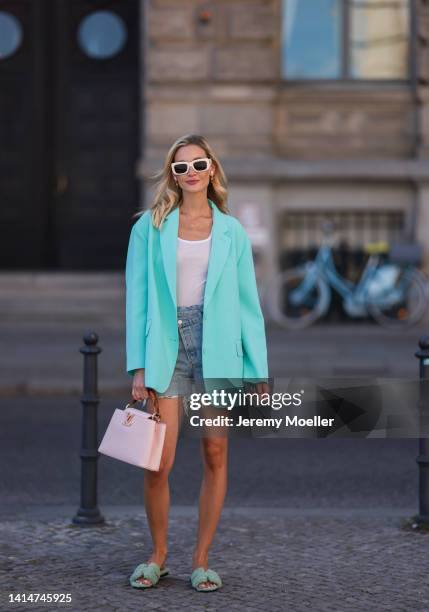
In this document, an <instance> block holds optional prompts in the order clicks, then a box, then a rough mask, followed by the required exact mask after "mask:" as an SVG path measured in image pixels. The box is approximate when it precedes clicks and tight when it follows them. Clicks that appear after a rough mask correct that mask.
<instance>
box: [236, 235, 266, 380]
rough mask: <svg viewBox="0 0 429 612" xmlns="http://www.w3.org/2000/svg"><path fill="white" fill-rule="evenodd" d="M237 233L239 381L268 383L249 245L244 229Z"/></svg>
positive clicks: (263, 335)
mask: <svg viewBox="0 0 429 612" xmlns="http://www.w3.org/2000/svg"><path fill="white" fill-rule="evenodd" d="M240 233H241V243H242V244H241V251H240V254H239V256H238V260H237V269H238V287H239V297H240V314H241V338H242V344H243V360H244V362H243V367H244V370H243V379H244V380H248V381H249V382H262V381H265V382H268V380H267V377H268V362H267V343H266V337H265V322H264V316H263V314H262V310H261V305H260V302H259V295H258V288H257V283H256V276H255V267H254V263H253V255H252V244H251V242H250V239H249V237H248V235H247V234H246V232H245V230H244V228H241V232H240Z"/></svg>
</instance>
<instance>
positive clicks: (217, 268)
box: [160, 199, 231, 308]
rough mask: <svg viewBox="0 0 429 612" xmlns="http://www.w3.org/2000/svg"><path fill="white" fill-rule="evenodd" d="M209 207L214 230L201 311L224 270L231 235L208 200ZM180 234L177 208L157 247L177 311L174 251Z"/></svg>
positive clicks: (223, 215) (223, 220)
mask: <svg viewBox="0 0 429 612" xmlns="http://www.w3.org/2000/svg"><path fill="white" fill-rule="evenodd" d="M209 204H210V206H211V208H212V210H213V228H212V239H211V247H210V255H209V264H208V270H207V280H206V286H205V290H204V308H206V307H207V304H208V302H209V301H210V299H211V297H212V296H213V292H214V290H215V288H216V285H217V283H218V280H219V278H220V275H221V273H222V270H223V267H224V265H225V262H226V259H227V257H228V253H229V247H230V244H231V236H230V231H229V227H228V223H227V220H226V215H225V214H224V213H222V212H221V211H220V210H219V209H218V207H217V206H216V204H215V203H214V202H213V201H212V200H210V199H209ZM178 233H179V207H178V206H177V207H176V208H175V209H174V210H172V211H171V212H170V213H169V214H168V215H167V217H166V218H165V219H164V226H163V228H162V229H161V231H160V245H161V252H162V263H163V266H164V270H165V276H166V278H167V284H168V288H169V290H170V294H171V299H172V300H173V304H174V305H175V307H176V308H177V298H176V265H177V263H176V262H177V259H176V252H177V236H178Z"/></svg>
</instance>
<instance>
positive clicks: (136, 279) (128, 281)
mask: <svg viewBox="0 0 429 612" xmlns="http://www.w3.org/2000/svg"><path fill="white" fill-rule="evenodd" d="M146 221H147V219H143V218H142V217H141V218H140V219H139V220H138V221H137V222H136V223H135V224H134V225H133V227H132V230H131V234H130V239H129V243H128V251H127V259H126V267H125V286H126V290H125V299H126V306H125V317H126V361H127V364H126V370H127V373H128V374H129V375H130V376H133V374H134V370H136V369H138V368H144V367H145V352H146V335H145V331H146V319H147V291H148V289H147V287H148V272H147V271H148V261H147V259H148V250H147V242H148V240H147V230H146V228H147V223H146Z"/></svg>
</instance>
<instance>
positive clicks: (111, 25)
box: [78, 11, 127, 59]
mask: <svg viewBox="0 0 429 612" xmlns="http://www.w3.org/2000/svg"><path fill="white" fill-rule="evenodd" d="M126 38H127V31H126V27H125V24H124V21H123V20H122V18H121V17H119V15H117V14H116V13H113V12H112V11H95V12H93V13H90V14H89V15H87V16H86V17H85V18H84V19H82V21H81V23H80V25H79V30H78V42H79V46H80V48H81V49H82V50H83V51H84V53H86V54H87V55H89V57H92V58H94V59H106V58H109V57H113V56H114V55H116V54H117V53H119V51H120V50H121V49H122V47H123V46H124V44H125V41H126Z"/></svg>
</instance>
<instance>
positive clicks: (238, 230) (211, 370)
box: [125, 199, 268, 393]
mask: <svg viewBox="0 0 429 612" xmlns="http://www.w3.org/2000/svg"><path fill="white" fill-rule="evenodd" d="M209 204H210V206H211V208H212V209H213V227H212V242H211V250H210V255H209V264H208V271H207V280H206V285H205V291H204V312H203V338H202V367H203V376H204V379H205V380H206V379H219V378H220V379H241V380H248V381H251V382H252V381H253V382H258V381H260V380H261V379H264V380H267V377H268V365H267V345H266V337H265V324H264V317H263V314H262V310H261V306H260V303H259V296H258V290H257V285H256V279H255V269H254V265H253V257H252V247H251V242H250V239H249V237H248V235H247V234H246V232H245V230H244V228H243V226H242V225H241V223H240V222H239V221H238V219H236V218H235V217H233V216H232V215H229V214H225V213H223V212H222V211H221V210H220V209H219V208H218V207H217V206H216V204H215V203H214V202H213V201H212V200H210V199H209ZM178 228H179V207H176V208H174V209H173V210H172V211H171V212H170V213H169V214H168V216H167V217H166V218H165V219H164V224H163V226H162V228H161V229H160V230H159V229H158V228H155V227H154V226H153V225H152V221H151V211H150V210H146V211H145V212H144V213H143V215H142V216H141V217H139V219H138V221H137V222H136V223H135V224H134V226H133V228H132V230H131V235H130V240H129V245H128V252H127V259H126V269H125V282H126V361H127V363H126V370H127V373H128V374H129V375H133V373H134V370H136V369H137V368H145V384H146V386H147V387H152V388H153V389H155V390H156V391H158V392H159V393H162V392H164V391H165V390H166V389H167V387H168V385H169V384H170V380H171V377H172V375H173V371H174V368H175V365H176V361H177V355H178V350H179V330H178V326H177V301H176V248H177V236H178Z"/></svg>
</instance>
